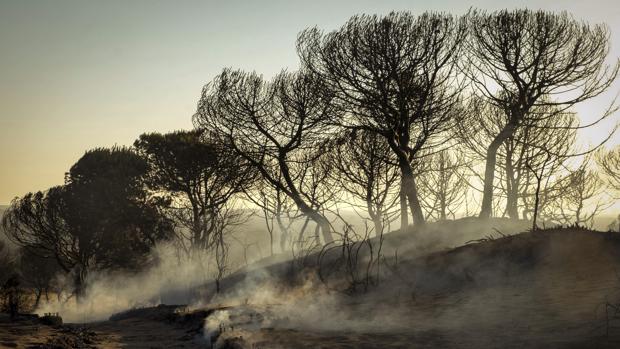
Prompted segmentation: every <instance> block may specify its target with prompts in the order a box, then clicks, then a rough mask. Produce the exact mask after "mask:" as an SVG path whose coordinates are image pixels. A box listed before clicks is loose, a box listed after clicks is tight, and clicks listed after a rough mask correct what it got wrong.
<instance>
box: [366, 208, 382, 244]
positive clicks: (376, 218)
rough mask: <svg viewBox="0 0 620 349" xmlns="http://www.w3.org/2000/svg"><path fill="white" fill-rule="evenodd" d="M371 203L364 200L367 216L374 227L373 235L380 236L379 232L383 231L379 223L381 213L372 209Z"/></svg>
mask: <svg viewBox="0 0 620 349" xmlns="http://www.w3.org/2000/svg"><path fill="white" fill-rule="evenodd" d="M373 206H374V205H373V203H372V201H370V200H366V208H367V210H368V216H370V219H371V220H372V223H373V224H374V226H375V235H376V236H379V235H380V234H381V232H382V231H383V223H382V222H381V213H380V212H379V210H378V209H377V210H375V208H374V207H373Z"/></svg>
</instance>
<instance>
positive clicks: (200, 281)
mask: <svg viewBox="0 0 620 349" xmlns="http://www.w3.org/2000/svg"><path fill="white" fill-rule="evenodd" d="M153 258H154V260H156V261H157V263H156V264H155V265H154V266H153V267H151V268H149V269H148V270H146V271H144V272H140V273H123V272H92V273H90V274H89V275H88V277H87V280H86V285H87V287H86V289H85V292H84V296H83V298H82V299H80V300H79V301H78V300H76V299H75V296H71V297H70V298H69V299H61V300H58V298H55V297H51V298H52V299H50V301H45V302H43V303H42V304H41V305H40V306H39V308H38V309H37V313H39V314H42V313H47V312H57V313H59V314H60V315H61V316H62V317H63V319H64V320H65V321H66V322H79V323H82V322H91V321H100V320H106V319H107V318H108V317H109V316H110V315H112V314H114V313H117V312H121V311H125V310H128V309H132V308H139V307H146V306H154V305H158V304H162V303H164V304H187V303H188V302H191V301H192V300H193V299H196V298H199V297H200V296H201V292H202V291H203V290H202V288H201V286H203V285H205V284H206V283H207V282H208V281H209V280H211V279H212V275H213V262H212V260H211V259H210V257H209V255H208V254H206V253H198V252H195V253H193V254H192V256H191V258H189V257H187V256H183V255H181V254H179V251H178V250H177V249H176V248H175V246H173V245H169V244H163V245H159V246H157V247H156V249H155V250H154V252H153ZM70 279H71V278H70V277H63V278H60V279H59V280H58V282H59V283H60V284H61V285H62V284H65V285H66V286H65V287H63V288H64V289H65V290H71V289H72V286H71V280H70ZM65 296H67V295H65ZM61 298H62V297H61Z"/></svg>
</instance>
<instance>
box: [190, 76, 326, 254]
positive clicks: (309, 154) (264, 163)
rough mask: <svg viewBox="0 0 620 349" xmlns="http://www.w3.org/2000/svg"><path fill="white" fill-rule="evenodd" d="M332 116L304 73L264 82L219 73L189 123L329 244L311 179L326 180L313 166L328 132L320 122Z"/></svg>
mask: <svg viewBox="0 0 620 349" xmlns="http://www.w3.org/2000/svg"><path fill="white" fill-rule="evenodd" d="M336 112H337V111H336V110H335V108H334V106H333V105H332V103H331V97H330V96H329V95H328V94H325V93H324V89H323V86H322V83H321V81H320V80H319V79H318V77H317V76H315V75H312V74H309V73H308V72H306V71H300V72H296V73H287V72H283V73H280V74H279V75H278V76H277V77H276V78H274V79H273V81H271V82H266V81H264V80H263V78H262V77H261V76H259V75H257V74H255V73H245V72H242V71H233V70H224V72H223V73H222V74H220V75H219V76H218V77H217V78H216V79H215V80H214V81H213V83H211V84H208V85H206V86H205V88H204V89H203V93H202V97H201V99H200V102H199V105H198V110H197V112H196V114H195V115H194V122H195V124H196V126H197V127H198V128H202V129H205V130H206V131H207V132H212V134H214V136H215V137H217V138H218V139H219V140H220V141H221V142H222V143H223V144H226V145H228V146H229V147H230V148H231V149H232V150H233V151H234V152H235V153H236V154H238V155H239V156H241V157H242V158H243V159H244V160H245V161H247V162H248V163H249V164H250V165H251V166H252V167H253V168H255V169H256V171H257V172H258V173H259V174H260V176H261V177H262V179H263V180H264V181H265V182H266V183H269V185H271V186H272V187H273V188H274V189H277V190H280V191H282V192H283V193H285V194H286V195H287V196H288V197H289V198H291V200H292V201H293V202H294V203H295V205H296V206H297V207H298V208H299V210H300V211H301V212H302V213H303V214H304V215H306V216H308V217H309V218H310V219H311V220H312V221H314V222H315V223H316V224H317V227H318V228H320V230H321V231H322V234H323V238H324V240H325V242H330V241H333V237H332V234H331V226H330V223H329V221H328V220H327V218H325V216H324V215H323V214H322V213H321V204H322V202H321V201H322V200H321V199H322V198H321V197H320V196H317V194H319V192H318V190H320V186H321V183H320V182H317V181H316V180H317V179H321V178H324V177H325V176H324V174H321V173H320V171H321V169H320V168H318V167H315V166H314V165H315V164H316V163H317V161H318V159H319V158H320V157H321V155H322V152H321V149H320V145H321V143H323V142H325V141H324V137H325V135H326V134H327V133H328V128H327V127H326V126H325V124H324V121H325V119H326V118H327V116H328V115H333V114H334V113H336Z"/></svg>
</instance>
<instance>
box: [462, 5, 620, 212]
mask: <svg viewBox="0 0 620 349" xmlns="http://www.w3.org/2000/svg"><path fill="white" fill-rule="evenodd" d="M469 28H470V29H471V40H469V41H468V46H467V50H465V52H466V57H467V59H466V63H465V64H464V68H465V69H464V70H463V71H464V73H465V74H466V75H467V76H468V77H469V78H470V79H471V80H472V81H473V84H474V86H475V87H476V89H477V90H478V91H479V92H480V93H482V94H483V95H484V96H485V97H486V98H487V99H488V100H489V101H490V103H492V104H493V105H494V106H496V107H497V108H499V109H501V110H502V111H503V112H504V113H506V115H507V119H506V122H505V124H503V125H502V127H501V128H500V130H499V132H497V133H496V134H495V137H494V138H493V140H492V141H491V143H490V144H489V146H488V148H487V152H486V166H485V172H484V189H483V198H482V208H481V211H480V217H483V218H485V217H489V216H490V215H491V213H492V201H493V186H494V178H495V167H496V163H497V152H498V149H499V148H500V146H501V145H502V144H503V143H504V142H505V141H506V140H507V139H509V138H510V137H511V136H513V135H514V134H515V132H516V131H517V130H518V129H519V128H520V127H522V126H523V125H524V124H527V123H532V122H534V121H535V119H536V118H553V117H555V116H556V115H557V113H562V112H564V111H565V110H567V109H568V108H570V107H572V106H573V105H575V104H577V103H580V102H582V101H585V100H587V99H590V98H593V97H596V96H598V95H600V94H601V93H602V92H604V91H605V90H606V89H607V88H608V87H609V86H610V85H611V83H612V82H613V80H614V79H615V77H616V75H617V73H618V68H619V67H620V65H619V64H618V63H616V64H615V65H613V66H608V65H606V64H605V59H606V57H607V53H608V51H609V33H608V30H607V28H606V27H605V26H603V25H594V26H591V25H589V24H586V23H583V22H580V21H577V20H575V19H573V18H572V17H571V16H570V15H568V14H566V13H561V14H555V13H550V12H545V11H531V10H514V11H508V10H503V11H498V12H494V13H485V12H474V13H473V14H471V15H470V16H469ZM539 107H554V108H555V112H554V113H551V114H538V113H532V112H531V111H532V109H535V108H539ZM608 114H609V113H606V114H605V115H603V116H602V117H601V119H602V118H604V117H606V116H607V115H608Z"/></svg>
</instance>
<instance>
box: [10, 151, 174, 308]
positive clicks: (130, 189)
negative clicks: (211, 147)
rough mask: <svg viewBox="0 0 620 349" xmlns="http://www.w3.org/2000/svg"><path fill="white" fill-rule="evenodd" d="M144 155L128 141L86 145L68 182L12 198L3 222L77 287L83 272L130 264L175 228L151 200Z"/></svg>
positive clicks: (81, 289) (133, 267) (143, 260)
mask: <svg viewBox="0 0 620 349" xmlns="http://www.w3.org/2000/svg"><path fill="white" fill-rule="evenodd" d="M147 170H148V166H147V164H146V162H145V161H144V160H143V159H142V158H141V157H140V156H139V155H137V154H136V153H135V152H133V151H132V150H130V149H127V148H112V149H105V148H100V149H94V150H90V151H87V152H86V153H85V154H84V156H83V157H82V158H80V160H78V162H77V163H76V164H75V165H73V166H72V167H71V169H70V171H69V173H67V175H66V184H65V185H63V186H57V187H53V188H51V189H49V190H48V191H46V192H37V193H28V194H26V195H25V196H24V197H22V198H17V199H15V200H13V202H12V203H11V205H10V207H9V208H8V209H7V211H6V212H5V215H4V217H3V219H2V225H3V227H4V229H5V230H6V232H7V235H8V236H9V238H10V239H12V240H13V241H14V242H16V243H17V244H19V245H21V246H22V247H24V248H28V249H32V250H36V251H44V252H45V253H47V254H49V256H53V258H55V260H56V262H58V265H59V266H60V267H61V268H62V269H63V270H64V271H65V272H67V273H73V276H74V278H75V293H76V295H77V296H78V298H79V297H80V296H81V295H82V294H83V292H84V288H85V281H86V277H87V274H88V272H89V271H91V270H105V269H125V270H136V269H138V268H140V267H142V266H144V264H145V263H146V262H147V261H148V257H149V252H150V250H151V248H152V247H153V246H154V245H155V244H156V243H157V242H158V241H160V240H165V239H169V238H170V237H171V236H172V234H173V226H172V223H171V222H170V220H168V219H166V218H165V217H163V215H162V214H161V213H160V210H159V207H158V206H157V205H156V203H154V202H152V201H151V200H150V197H149V196H148V193H147V192H146V190H145V189H146V187H145V185H144V178H145V176H146V174H147Z"/></svg>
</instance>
